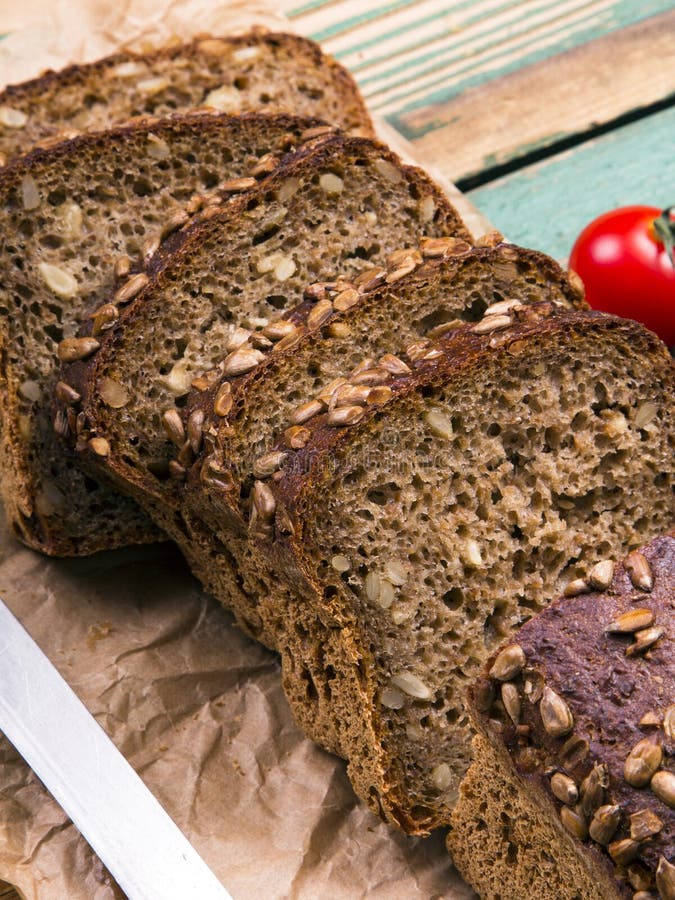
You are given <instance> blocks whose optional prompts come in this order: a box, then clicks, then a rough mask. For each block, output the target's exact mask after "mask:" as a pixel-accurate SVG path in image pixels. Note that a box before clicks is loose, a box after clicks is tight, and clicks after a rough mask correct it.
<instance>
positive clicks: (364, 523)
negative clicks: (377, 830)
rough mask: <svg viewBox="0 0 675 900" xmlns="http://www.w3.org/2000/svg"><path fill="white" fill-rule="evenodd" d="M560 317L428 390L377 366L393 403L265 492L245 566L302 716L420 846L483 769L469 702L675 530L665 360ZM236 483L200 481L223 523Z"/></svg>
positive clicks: (546, 310)
mask: <svg viewBox="0 0 675 900" xmlns="http://www.w3.org/2000/svg"><path fill="white" fill-rule="evenodd" d="M554 309H555V307H553V305H552V304H541V305H537V306H531V307H528V306H525V307H523V308H522V309H520V310H512V311H511V312H509V314H508V315H490V316H488V317H487V318H485V319H483V320H481V322H479V323H477V324H476V325H471V326H465V327H464V330H462V331H460V332H459V333H457V334H455V335H454V336H453V337H451V338H449V339H447V340H446V341H445V342H443V343H442V345H441V346H438V347H432V348H431V349H428V348H427V349H424V350H423V351H422V352H421V353H419V354H418V353H415V354H414V357H415V359H414V361H413V360H410V359H409V363H413V369H414V371H413V373H412V374H410V375H404V374H403V375H400V376H393V377H392V376H391V375H390V373H389V372H385V373H382V372H381V371H380V370H381V369H382V368H384V367H383V366H382V365H375V366H373V364H372V362H370V363H369V364H368V367H367V369H366V371H369V372H370V373H373V370H374V374H375V375H377V378H376V379H371V384H372V381H373V380H375V381H376V382H378V383H377V384H376V385H374V386H377V387H380V388H383V387H384V388H389V390H390V391H391V399H390V400H389V402H385V403H384V404H383V405H380V404H379V403H371V404H368V405H366V406H365V407H364V406H356V405H354V404H352V405H348V406H337V405H333V406H332V408H330V409H329V410H328V412H325V413H318V414H317V415H315V416H314V417H313V418H311V419H310V420H309V421H308V422H305V427H306V428H307V429H308V430H309V432H310V435H309V438H308V440H307V441H306V443H305V446H304V447H303V448H302V449H299V450H290V449H289V448H288V447H287V446H286V445H285V444H282V443H279V444H278V445H277V447H276V448H275V449H277V450H279V451H280V452H283V454H285V455H284V456H283V457H278V458H277V460H276V463H275V465H270V467H269V468H268V470H267V472H266V473H265V474H267V477H266V478H262V477H261V478H260V479H258V480H257V481H256V483H255V484H254V486H253V489H252V501H253V502H252V516H251V522H250V525H249V538H250V537H253V538H254V539H255V540H249V541H248V544H247V547H248V551H245V550H244V549H242V558H243V559H244V562H245V564H246V565H247V566H248V568H249V571H251V572H252V573H253V575H252V577H255V578H257V580H258V583H259V585H260V590H259V596H260V597H261V598H262V599H261V610H260V615H261V616H262V615H265V617H266V622H267V623H268V628H269V629H270V630H273V629H276V630H277V634H278V639H277V646H278V647H279V649H280V651H281V654H282V663H283V674H284V684H285V688H286V690H287V693H288V697H289V701H290V703H291V706H292V708H293V710H294V713H295V715H296V717H297V718H298V720H299V721H301V722H302V723H303V726H304V727H305V728H306V729H307V730H308V733H309V734H310V736H311V737H313V738H315V739H318V740H319V741H320V742H321V743H324V744H325V745H326V746H329V747H331V748H332V749H336V750H337V751H338V752H340V753H341V754H342V755H343V756H344V757H346V758H347V759H348V760H349V773H350V777H351V778H352V781H353V783H354V786H355V788H356V791H357V793H358V794H359V795H360V796H361V797H362V798H363V799H364V800H366V801H367V802H368V804H369V806H370V807H371V808H372V809H373V810H374V811H375V812H378V813H380V814H381V815H383V816H384V817H385V818H387V819H388V820H390V821H392V822H394V823H397V824H398V825H400V826H401V827H403V828H405V829H406V830H408V831H412V832H420V833H421V832H425V831H427V830H428V829H430V828H433V827H435V826H437V825H440V824H443V823H448V821H449V818H450V813H451V809H452V807H453V805H454V802H455V798H456V795H457V789H458V785H459V781H460V779H461V777H462V776H463V775H464V774H465V772H466V769H467V766H468V762H469V755H470V747H469V743H470V742H469V737H470V728H469V725H468V720H467V714H466V710H465V709H464V705H463V692H464V689H465V687H466V685H467V684H468V683H469V682H470V680H471V679H472V678H473V677H475V675H476V674H477V673H478V672H479V671H480V668H481V666H482V664H483V663H484V661H485V659H486V658H487V656H488V655H489V654H490V653H491V652H492V650H493V649H494V648H495V647H496V646H498V645H499V643H501V641H502V640H503V639H504V638H505V637H507V636H508V635H510V634H511V633H512V632H513V631H514V629H515V628H516V627H517V626H518V625H520V624H521V623H522V622H523V621H524V620H526V619H527V618H529V617H530V616H531V615H533V613H534V612H536V611H537V610H539V609H541V608H542V607H543V606H545V605H546V604H547V603H548V602H549V600H550V598H551V597H553V596H555V594H556V592H557V591H558V590H560V589H561V586H563V585H564V584H565V583H566V582H567V581H568V580H571V579H574V578H576V577H578V576H579V575H580V574H582V573H583V572H585V571H586V569H587V567H589V566H590V565H592V564H593V563H595V562H596V561H598V560H599V559H601V558H604V557H605V556H607V555H608V554H612V553H618V552H619V549H620V548H621V547H631V546H635V545H637V544H639V543H642V542H643V541H644V540H645V539H648V538H650V537H652V536H653V535H654V534H656V533H658V532H659V531H661V530H663V529H664V527H667V526H668V524H669V523H670V522H671V521H672V518H673V512H674V503H673V494H672V474H673V452H672V448H673V440H674V436H675V431H674V428H673V404H672V397H673V388H674V380H673V379H674V376H673V366H672V361H671V359H670V356H669V354H668V352H667V350H666V348H665V347H664V346H663V345H662V344H660V342H658V340H657V338H656V337H655V336H653V335H652V334H651V333H649V332H647V331H646V330H644V329H643V328H641V327H640V326H639V325H637V324H636V323H633V322H629V321H624V320H620V319H616V318H613V317H605V316H602V315H600V314H591V313H581V312H570V313H565V312H560V313H557V314H556V313H552V310H554ZM355 374H356V377H354V375H353V376H352V382H353V383H354V382H356V381H361V380H363V379H362V375H363V372H362V371H360V372H358V373H355ZM298 399H299V401H304V400H310V399H311V398H309V397H308V398H298ZM376 399H377V400H378V401H379V400H381V399H382V398H381V397H379V396H378V397H377V398H376ZM335 402H336V403H337V402H338V398H337V397H336V399H335ZM219 464H220V461H219V460H218V458H215V459H211V458H209V457H207V458H206V459H204V460H203V461H202V467H201V473H202V478H203V483H204V484H205V487H206V488H207V489H209V490H210V491H211V495H212V502H213V503H214V504H217V503H218V500H219V497H220V495H221V492H222V487H223V484H222V481H221V480H220V479H219V477H218V473H219V468H218V467H219ZM276 466H279V468H277V469H276V471H272V470H273V469H275V468H276ZM261 474H262V473H261ZM189 489H190V486H189V484H188V492H189ZM222 507H223V516H224V518H226V517H227V516H228V515H229V508H230V507H229V504H227V503H223V504H222ZM246 552H248V555H249V559H248V561H246V559H245V554H246ZM238 562H239V563H240V564H241V560H238Z"/></svg>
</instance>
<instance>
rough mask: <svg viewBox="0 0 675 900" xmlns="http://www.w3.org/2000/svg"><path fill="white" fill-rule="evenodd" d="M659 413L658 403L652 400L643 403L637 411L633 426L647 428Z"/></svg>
mask: <svg viewBox="0 0 675 900" xmlns="http://www.w3.org/2000/svg"><path fill="white" fill-rule="evenodd" d="M658 411H659V406H658V403H652V402H651V401H650V400H647V401H645V402H644V403H641V404H640V406H638V408H637V409H636V410H635V418H634V419H633V424H634V425H635V427H636V428H645V427H646V426H647V425H649V423H650V422H651V421H652V419H653V418H654V416H655V415H656V414H657V412H658Z"/></svg>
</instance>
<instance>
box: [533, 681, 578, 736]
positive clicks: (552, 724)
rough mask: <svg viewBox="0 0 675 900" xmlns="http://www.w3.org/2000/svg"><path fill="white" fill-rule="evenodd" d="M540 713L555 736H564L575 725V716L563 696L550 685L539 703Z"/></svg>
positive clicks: (549, 730) (545, 689) (544, 723)
mask: <svg viewBox="0 0 675 900" xmlns="http://www.w3.org/2000/svg"><path fill="white" fill-rule="evenodd" d="M539 713H540V715H541V720H542V722H543V725H544V728H545V729H546V731H547V732H548V733H549V734H550V735H552V736H553V737H562V736H563V735H565V734H568V733H569V732H570V731H571V730H572V728H573V727H574V718H573V717H572V713H571V712H570V708H569V706H568V705H567V703H566V702H565V701H564V700H563V698H562V697H561V696H560V695H559V694H556V692H555V691H554V690H552V689H551V688H550V687H548V685H546V687H545V688H544V693H543V695H542V698H541V701H540V703H539Z"/></svg>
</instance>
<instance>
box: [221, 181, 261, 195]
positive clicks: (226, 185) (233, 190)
mask: <svg viewBox="0 0 675 900" xmlns="http://www.w3.org/2000/svg"><path fill="white" fill-rule="evenodd" d="M257 183H258V182H257V181H256V180H255V178H250V177H249V178H230V180H229V181H223V182H222V184H219V185H218V190H219V191H220V192H221V193H222V194H241V193H242V192H243V191H248V190H250V189H251V188H252V187H255V186H256V184H257Z"/></svg>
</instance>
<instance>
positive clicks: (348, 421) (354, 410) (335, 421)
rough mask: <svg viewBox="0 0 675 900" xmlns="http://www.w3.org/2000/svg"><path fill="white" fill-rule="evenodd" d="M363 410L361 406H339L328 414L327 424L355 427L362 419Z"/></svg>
mask: <svg viewBox="0 0 675 900" xmlns="http://www.w3.org/2000/svg"><path fill="white" fill-rule="evenodd" d="M364 412H365V410H364V409H363V407H361V406H341V407H339V408H337V409H331V410H329V412H328V419H327V421H328V424H329V425H335V426H348V425H356V424H357V423H358V422H360V421H361V419H362V418H363V414H364Z"/></svg>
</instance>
